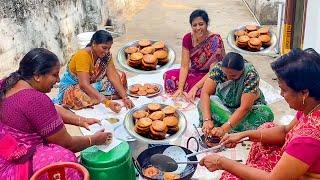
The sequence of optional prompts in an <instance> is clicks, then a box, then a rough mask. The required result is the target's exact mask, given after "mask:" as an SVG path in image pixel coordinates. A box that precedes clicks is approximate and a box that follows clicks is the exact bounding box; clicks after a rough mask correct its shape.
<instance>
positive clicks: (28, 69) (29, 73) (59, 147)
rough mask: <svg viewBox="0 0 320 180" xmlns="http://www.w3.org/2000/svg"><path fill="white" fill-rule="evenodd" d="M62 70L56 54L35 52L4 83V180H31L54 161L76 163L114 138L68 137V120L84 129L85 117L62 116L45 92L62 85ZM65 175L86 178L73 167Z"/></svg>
mask: <svg viewBox="0 0 320 180" xmlns="http://www.w3.org/2000/svg"><path fill="white" fill-rule="evenodd" d="M59 69H60V63H59V60H58V58H57V56H56V55H55V54H53V53H52V52H50V51H48V50H46V49H42V48H36V49H33V50H31V51H30V52H28V53H27V54H26V55H25V56H24V57H23V59H22V60H21V62H20V65H19V70H18V71H16V72H14V73H12V74H10V76H9V77H7V78H5V79H4V80H2V81H0V179H10V180H24V179H29V178H30V177H31V176H32V174H33V173H34V172H35V171H37V170H39V169H40V168H42V167H44V166H47V165H49V164H51V163H54V162H60V161H62V162H77V158H76V157H75V154H74V152H78V151H81V150H83V149H84V148H87V147H89V146H91V145H95V144H103V143H105V142H106V141H107V140H108V139H109V138H110V134H108V133H106V132H99V133H96V134H94V135H92V136H79V137H76V136H70V135H69V134H68V132H67V131H66V129H65V126H64V120H66V121H68V123H70V124H74V125H80V122H81V117H80V116H76V115H74V114H73V113H72V114H68V113H64V114H61V116H60V113H61V112H64V111H63V110H61V109H60V110H58V111H57V110H56V107H55V106H54V104H53V103H52V101H51V100H50V98H49V97H48V96H47V95H46V94H45V93H48V92H50V90H51V89H52V87H53V85H54V84H55V83H56V82H57V81H59ZM62 118H63V119H64V120H62ZM82 121H83V120H82ZM76 122H78V123H79V124H77V123H76ZM67 177H69V178H68V179H81V178H82V177H81V176H80V174H79V173H78V172H76V171H74V170H71V169H68V170H67Z"/></svg>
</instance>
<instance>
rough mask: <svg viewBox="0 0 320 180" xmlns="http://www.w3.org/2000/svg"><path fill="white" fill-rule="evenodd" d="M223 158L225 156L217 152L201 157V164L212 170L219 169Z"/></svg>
mask: <svg viewBox="0 0 320 180" xmlns="http://www.w3.org/2000/svg"><path fill="white" fill-rule="evenodd" d="M222 158H224V157H223V156H219V155H217V154H210V155H208V156H205V157H204V158H202V159H201V161H200V166H205V167H206V168H207V169H208V170H209V171H210V172H213V171H216V170H219V169H220V168H221V167H220V160H221V159H222Z"/></svg>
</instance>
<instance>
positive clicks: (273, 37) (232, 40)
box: [227, 26, 278, 55]
mask: <svg viewBox="0 0 320 180" xmlns="http://www.w3.org/2000/svg"><path fill="white" fill-rule="evenodd" d="M245 27H246V26H241V27H239V28H237V29H234V30H232V31H230V32H229V34H228V37H227V42H228V45H229V46H230V47H231V48H232V49H234V50H236V51H238V52H240V53H244V54H252V55H259V54H260V55H263V54H268V53H272V50H273V49H274V48H275V47H276V44H277V43H278V40H277V36H276V34H275V33H274V32H272V31H269V32H270V37H271V45H270V46H269V47H267V48H263V47H262V48H261V50H260V51H256V52H252V51H248V50H245V49H241V48H239V47H238V46H237V45H236V39H235V37H234V33H235V32H236V31H239V30H244V29H245ZM257 27H258V28H260V27H261V26H257Z"/></svg>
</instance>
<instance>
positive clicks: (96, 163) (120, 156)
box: [80, 141, 136, 180]
mask: <svg viewBox="0 0 320 180" xmlns="http://www.w3.org/2000/svg"><path fill="white" fill-rule="evenodd" d="M80 156H81V164H82V165H83V166H85V167H86V168H87V170H88V171H89V174H90V179H91V180H95V179H96V180H100V179H117V180H131V179H132V180H135V179H136V174H135V168H134V165H133V162H132V157H131V151H130V147H129V144H128V143H127V142H125V141H124V142H122V143H120V144H119V145H118V146H117V147H115V148H114V149H112V150H111V151H109V152H107V153H105V152H103V151H100V150H99V149H98V148H97V147H95V146H93V147H90V148H87V149H85V150H83V151H82V152H81V155H80Z"/></svg>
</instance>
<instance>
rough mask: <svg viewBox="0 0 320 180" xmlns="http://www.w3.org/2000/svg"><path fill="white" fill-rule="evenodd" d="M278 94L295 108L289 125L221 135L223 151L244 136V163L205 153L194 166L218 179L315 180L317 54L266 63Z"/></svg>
mask: <svg viewBox="0 0 320 180" xmlns="http://www.w3.org/2000/svg"><path fill="white" fill-rule="evenodd" d="M271 67H272V69H273V70H274V71H275V73H276V75H277V77H278V83H279V87H280V89H281V95H282V96H283V97H284V99H285V101H286V102H287V103H288V104H289V106H290V107H291V108H292V109H294V110H297V111H298V112H297V113H296V116H295V118H294V119H293V121H292V122H291V123H290V124H289V125H279V126H276V125H274V124H272V123H267V124H265V125H263V126H262V127H261V128H259V129H258V130H249V131H244V132H240V133H236V134H230V135H226V136H225V137H224V138H223V139H222V143H224V144H225V145H226V146H227V147H235V144H236V142H238V141H239V140H240V139H242V138H244V137H249V138H250V140H251V141H253V142H254V143H253V145H252V147H251V150H250V152H249V157H248V160H247V162H246V165H244V164H240V163H238V162H236V161H233V160H231V159H228V158H226V157H223V156H220V155H217V154H211V155H208V156H206V157H204V158H203V159H202V160H201V162H200V164H201V165H204V166H206V168H208V170H209V171H215V170H217V169H223V170H225V172H224V173H223V175H222V177H221V179H259V180H264V179H272V180H283V179H320V161H319V160H320V151H319V149H320V75H319V74H320V55H319V54H318V53H317V52H316V51H314V50H313V49H311V48H310V49H306V50H304V51H302V50H300V49H294V50H292V51H291V52H289V53H288V54H286V55H283V56H282V57H280V58H279V59H278V60H277V61H275V62H273V63H272V64H271Z"/></svg>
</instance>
